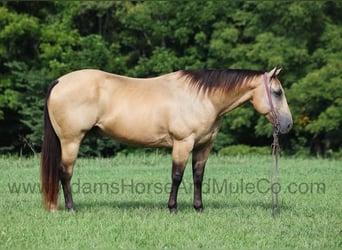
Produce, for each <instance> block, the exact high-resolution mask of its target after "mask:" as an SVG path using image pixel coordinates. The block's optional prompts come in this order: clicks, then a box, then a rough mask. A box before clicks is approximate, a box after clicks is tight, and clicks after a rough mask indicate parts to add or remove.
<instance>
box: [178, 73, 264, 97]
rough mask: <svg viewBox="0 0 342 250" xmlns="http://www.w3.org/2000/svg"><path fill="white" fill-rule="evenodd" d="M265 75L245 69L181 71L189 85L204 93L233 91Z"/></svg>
mask: <svg viewBox="0 0 342 250" xmlns="http://www.w3.org/2000/svg"><path fill="white" fill-rule="evenodd" d="M264 73H265V72H264V71H257V70H244V69H226V70H218V69H198V70H182V71H181V74H182V76H184V77H186V79H187V80H188V81H189V84H191V85H192V86H194V87H195V88H196V89H197V90H198V91H204V92H211V91H212V90H216V89H220V90H222V91H232V90H234V89H236V88H238V87H239V86H240V85H241V83H244V82H246V83H247V82H249V81H251V80H253V79H254V78H255V77H256V76H259V75H262V74H264Z"/></svg>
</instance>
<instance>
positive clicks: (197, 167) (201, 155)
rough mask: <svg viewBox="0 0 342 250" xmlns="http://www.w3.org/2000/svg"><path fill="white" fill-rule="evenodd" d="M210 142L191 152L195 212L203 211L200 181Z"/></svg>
mask: <svg viewBox="0 0 342 250" xmlns="http://www.w3.org/2000/svg"><path fill="white" fill-rule="evenodd" d="M210 149H211V144H210V145H206V146H205V147H201V148H198V149H194V151H193V152H192V175H193V180H194V208H195V209H196V211H197V212H202V211H203V202H202V183H203V176H204V168H205V164H206V162H207V160H208V156H209V153H210Z"/></svg>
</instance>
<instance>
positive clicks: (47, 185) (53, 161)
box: [41, 80, 61, 210]
mask: <svg viewBox="0 0 342 250" xmlns="http://www.w3.org/2000/svg"><path fill="white" fill-rule="evenodd" d="M57 83H58V80H55V81H53V82H52V83H51V85H50V87H49V89H48V91H47V95H46V99H45V107H44V139H43V145H42V153H41V181H42V192H43V202H44V206H45V208H46V209H48V210H55V209H57V201H58V186H59V166H60V164H61V143H60V140H59V138H58V137H57V134H56V132H55V130H54V129H53V127H52V124H51V120H50V116H49V111H48V106H47V102H48V99H49V97H50V94H51V90H52V89H53V87H54V86H55V85H56V84H57Z"/></svg>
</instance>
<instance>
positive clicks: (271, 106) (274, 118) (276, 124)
mask: <svg viewBox="0 0 342 250" xmlns="http://www.w3.org/2000/svg"><path fill="white" fill-rule="evenodd" d="M268 82H269V81H268V75H267V72H265V74H264V84H265V88H266V93H267V98H268V103H269V105H270V108H271V114H272V118H273V122H274V124H273V125H274V128H275V131H276V133H278V132H279V130H280V123H279V119H278V116H277V113H276V112H275V109H274V105H273V102H272V97H271V86H269V87H268Z"/></svg>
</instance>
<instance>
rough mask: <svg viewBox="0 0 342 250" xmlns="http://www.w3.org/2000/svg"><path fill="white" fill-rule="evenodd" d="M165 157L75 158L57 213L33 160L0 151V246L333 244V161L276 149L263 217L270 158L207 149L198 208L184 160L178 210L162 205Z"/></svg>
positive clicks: (336, 215)
mask: <svg viewBox="0 0 342 250" xmlns="http://www.w3.org/2000/svg"><path fill="white" fill-rule="evenodd" d="M170 162H171V159H170V156H163V155H154V154H151V155H140V156H138V155H129V156H127V157H125V156H119V157H116V158H109V159H108V158H107V159H100V158H95V159H79V160H78V162H77V165H76V168H75V171H74V177H73V184H72V185H73V186H72V187H73V192H74V201H75V204H76V208H77V209H78V211H77V212H76V213H68V212H65V211H64V204H63V200H62V199H60V210H59V211H58V212H56V213H48V212H46V211H44V210H43V208H42V206H41V195H40V193H39V160H38V159H37V158H31V159H18V158H6V157H2V158H1V157H0V177H1V179H0V195H1V196H0V197H1V198H0V199H1V204H0V209H1V210H0V213H1V214H0V249H6V248H16V249H37V248H43V249H75V248H81V249H89V248H109V247H111V248H146V249H151V248H162V249H168V248H191V249H196V248H216V249H217V248H219V249H222V248H228V249H240V248H253V249H255V248H276V249H279V248H291V249H292V248H299V249H303V248H336V249H337V248H342V218H341V217H342V209H341V207H342V206H341V205H342V204H341V201H342V199H341V198H342V197H341V192H342V186H341V184H342V183H341V180H342V162H338V161H332V160H322V159H291V158H281V159H280V177H279V183H280V187H281V190H280V194H279V195H280V200H281V208H282V211H281V217H280V218H278V219H273V218H272V217H271V205H270V204H271V193H270V192H269V190H268V187H269V183H268V179H269V167H270V162H271V159H270V158H269V157H246V158H242V157H218V156H214V155H212V156H211V157H210V159H209V162H208V164H207V168H206V173H205V184H204V187H203V191H204V195H203V201H204V206H205V210H204V212H203V213H202V214H197V213H196V212H195V211H194V210H193V209H192V196H193V194H192V185H191V183H192V176H191V167H190V166H189V165H188V167H187V169H186V172H185V176H184V179H183V185H182V186H181V188H180V191H179V195H178V201H179V202H178V213H177V214H176V215H171V214H169V212H168V209H167V205H166V204H167V200H168V195H169V188H170V184H169V182H170ZM60 196H61V195H60ZM60 198H62V197H60Z"/></svg>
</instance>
